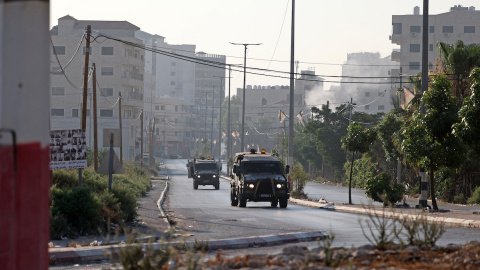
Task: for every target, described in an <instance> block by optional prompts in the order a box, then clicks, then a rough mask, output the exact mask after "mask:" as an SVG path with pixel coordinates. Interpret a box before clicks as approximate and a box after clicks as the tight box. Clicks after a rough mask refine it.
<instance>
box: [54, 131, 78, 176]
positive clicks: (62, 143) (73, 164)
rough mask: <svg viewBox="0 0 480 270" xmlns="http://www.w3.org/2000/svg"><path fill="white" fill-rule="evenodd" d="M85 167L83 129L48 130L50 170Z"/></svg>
mask: <svg viewBox="0 0 480 270" xmlns="http://www.w3.org/2000/svg"><path fill="white" fill-rule="evenodd" d="M86 167H87V144H86V139H85V130H83V129H68V130H51V131H50V170H61V169H79V168H86Z"/></svg>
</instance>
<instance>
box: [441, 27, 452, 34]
mask: <svg viewBox="0 0 480 270" xmlns="http://www.w3.org/2000/svg"><path fill="white" fill-rule="evenodd" d="M442 29H443V30H442V32H443V33H444V34H451V33H453V26H444V27H443V28H442Z"/></svg>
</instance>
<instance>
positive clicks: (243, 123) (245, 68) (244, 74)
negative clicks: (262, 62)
mask: <svg viewBox="0 0 480 270" xmlns="http://www.w3.org/2000/svg"><path fill="white" fill-rule="evenodd" d="M230 44H233V45H243V46H244V47H245V53H244V57H243V99H242V100H243V105H242V134H240V135H241V137H240V140H241V141H242V142H241V143H240V151H241V152H242V151H245V150H244V148H243V146H244V145H245V83H246V81H247V46H249V45H261V44H262V43H250V44H248V43H243V44H242V43H233V42H230Z"/></svg>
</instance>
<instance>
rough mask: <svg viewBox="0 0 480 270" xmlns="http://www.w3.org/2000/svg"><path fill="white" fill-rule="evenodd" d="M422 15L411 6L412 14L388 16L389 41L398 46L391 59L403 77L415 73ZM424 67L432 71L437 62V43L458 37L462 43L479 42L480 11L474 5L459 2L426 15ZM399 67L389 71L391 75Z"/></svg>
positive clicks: (418, 64)
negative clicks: (390, 30)
mask: <svg viewBox="0 0 480 270" xmlns="http://www.w3.org/2000/svg"><path fill="white" fill-rule="evenodd" d="M422 17H423V16H422V15H421V14H420V8H419V7H415V8H414V12H413V14H409V15H393V16H392V26H393V28H392V35H391V36H390V40H391V41H392V43H393V44H396V45H399V46H400V48H399V49H396V50H394V51H393V52H392V56H391V58H392V61H396V62H400V64H401V67H402V74H403V75H404V76H407V75H408V76H411V75H417V74H418V73H420V72H421V65H422V31H423V27H422V26H423V18H422ZM428 25H429V27H428V28H429V29H428V43H429V44H428V66H429V70H434V69H435V68H436V66H437V64H438V57H439V55H438V50H437V48H436V46H437V43H438V42H444V43H448V44H454V43H455V42H456V41H457V40H462V41H463V42H464V43H465V44H472V43H480V35H479V33H480V11H476V10H475V7H462V6H460V5H458V6H454V7H452V8H450V11H449V12H446V13H441V14H437V15H429V18H428ZM398 72H399V70H398V69H396V70H393V71H392V74H395V73H398Z"/></svg>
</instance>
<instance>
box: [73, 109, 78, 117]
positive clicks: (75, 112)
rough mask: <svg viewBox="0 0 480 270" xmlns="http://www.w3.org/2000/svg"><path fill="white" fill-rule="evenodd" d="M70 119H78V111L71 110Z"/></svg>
mask: <svg viewBox="0 0 480 270" xmlns="http://www.w3.org/2000/svg"><path fill="white" fill-rule="evenodd" d="M72 117H78V109H72Z"/></svg>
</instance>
